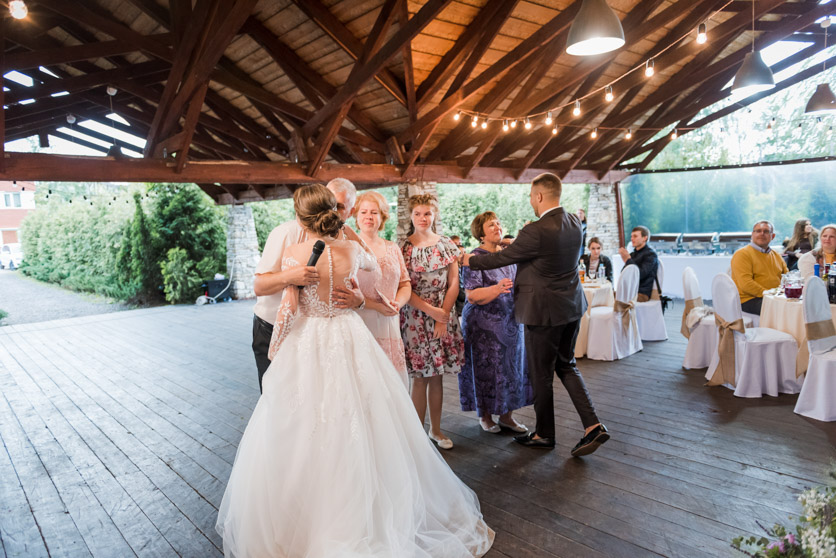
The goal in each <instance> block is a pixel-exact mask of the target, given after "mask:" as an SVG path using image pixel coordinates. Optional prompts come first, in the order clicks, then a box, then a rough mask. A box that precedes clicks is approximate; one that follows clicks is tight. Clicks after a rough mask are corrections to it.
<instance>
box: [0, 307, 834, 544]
mask: <svg viewBox="0 0 836 558" xmlns="http://www.w3.org/2000/svg"><path fill="white" fill-rule="evenodd" d="M665 320H666V323H667V328H668V331H669V332H670V334H671V339H670V340H669V341H666V342H662V343H647V344H645V348H644V351H642V352H640V353H637V354H635V355H633V356H631V357H629V358H626V359H624V360H622V361H618V362H594V361H589V360H585V359H584V360H581V361H580V362H579V367H580V368H581V370H582V371H583V373H584V376H585V377H586V381H587V385H588V386H589V389H590V392H591V394H592V398H593V400H594V402H595V405H596V407H597V408H598V412H599V413H600V416H601V418H602V419H603V421H604V422H605V423H606V424H607V425H608V426H609V428H610V432H611V433H612V436H613V439H612V440H611V441H610V442H609V443H607V444H606V445H605V446H604V447H602V448H601V449H600V450H599V451H598V452H597V453H595V455H593V456H591V457H589V458H584V459H571V458H570V457H569V451H570V450H571V448H572V446H573V445H574V443H575V442H576V441H577V440H578V439H579V438H580V436H581V425H580V423H579V421H578V416H577V413H576V412H575V410H574V409H573V408H572V405H571V402H570V401H569V399H568V397H567V395H566V391H565V390H564V389H563V388H562V386H560V383H559V382H557V381H556V382H555V419H556V421H557V424H558V428H557V432H558V447H557V448H556V449H555V450H554V451H548V452H545V451H540V450H530V449H527V448H522V447H519V446H518V445H516V444H514V443H513V442H512V440H511V436H510V435H509V434H508V433H503V434H487V433H485V432H482V430H481V428H480V427H479V423H478V421H477V419H476V416H475V413H464V412H462V411H460V410H459V405H458V401H459V394H458V388H457V382H456V380H455V378H447V379H445V382H444V389H445V397H444V420H443V423H442V425H443V428H444V430H445V432H446V433H447V434H448V435H449V436H450V437H451V438H452V439H453V441H454V442H455V444H456V447H455V449H453V450H451V451H449V452H444V454H443V456H444V458H445V459H446V460H447V462H448V463H449V464H450V466H451V467H452V468H453V470H454V471H455V472H456V473H457V474H458V475H459V476H460V477H461V478H462V479H463V480H464V482H466V483H467V484H468V485H469V486H471V487H472V488H473V489H474V490H475V491H476V493H477V494H478V496H479V500H480V502H481V505H482V510H483V512H484V514H485V518H486V520H487V522H488V524H489V525H490V526H491V527H493V528H494V529H495V530H496V531H497V536H496V543H495V545H494V548H493V549H492V550H491V551H490V552H489V553H488V555H487V556H486V557H485V558H508V557H511V558H555V557H562V558H575V557H578V558H608V557H613V558H646V557H658V556H666V557H677V558H680V557H681V558H701V557H713V556H723V557H725V556H731V555H732V551H731V549H730V548H729V541H730V540H731V539H732V538H734V537H735V536H737V535H740V534H743V535H749V534H760V529H759V528H758V526H757V524H756V523H755V521H756V520H760V521H761V522H762V523H764V524H765V525H772V524H774V523H776V522H782V523H784V524H789V523H790V522H789V521H788V519H787V516H789V515H797V514H798V512H799V511H800V508H799V505H798V502H797V501H796V496H797V494H798V493H799V492H800V491H801V490H802V489H803V488H804V487H807V486H810V485H814V484H817V483H820V482H821V481H822V480H824V478H825V471H826V470H827V468H828V466H829V464H830V463H831V462H832V461H833V460H834V459H836V449H834V446H833V443H834V440H836V423H822V422H817V421H813V420H808V419H805V418H803V417H800V416H798V415H796V414H794V413H793V412H792V409H793V406H794V405H795V401H796V399H797V397H796V396H793V395H781V396H780V397H764V398H762V399H739V398H736V397H734V396H733V395H732V392H731V391H730V390H727V389H725V388H722V387H715V388H707V387H705V386H704V385H703V384H705V379H704V378H703V374H704V371H700V370H693V371H684V370H682V369H681V368H680V364H681V362H682V356H683V354H684V350H685V339H684V338H682V336H681V335H679V334H678V331H679V321H680V318H679V316H677V315H676V313H675V312H668V314H667V316H665ZM251 324H252V301H243V302H234V303H229V304H218V305H212V306H202V307H197V306H192V305H183V306H161V307H157V308H147V309H141V310H132V311H129V312H118V313H111V314H103V315H98V316H85V317H80V318H70V319H63V320H56V321H50V322H43V323H38V324H21V325H12V326H8V327H2V328H0V558H6V557H12V556H26V557H27V558H33V557H41V556H43V557H45V558H49V557H51V558H56V557H57V556H67V557H72V558H82V557H90V558H93V557H104V558H110V557H114V556H118V557H120V558H121V557H128V556H140V557H145V556H148V557H168V556H171V557H187V558H193V557H194V558H214V557H217V558H221V557H222V555H223V552H222V550H221V546H222V543H221V541H220V539H219V537H218V535H217V534H216V533H215V531H214V524H215V520H216V518H217V509H218V505H219V504H220V501H221V496H222V495H223V490H224V486H225V485H226V481H227V478H228V476H229V472H230V469H231V467H232V462H233V460H234V458H235V451H236V448H237V446H238V442H239V440H240V438H241V433H242V432H243V430H244V427H245V426H246V424H247V420H248V419H249V416H250V413H251V411H252V409H253V407H254V405H255V403H256V401H257V400H258V396H259V394H258V387H257V382H256V372H255V364H254V362H253V358H252V352H251V350H250V340H251V339H250V332H251V330H252V327H251ZM339 372H340V371H338V370H335V371H334V373H339ZM515 414H516V415H517V416H518V418H519V419H520V420H522V421H523V422H525V423H526V424H529V425H533V424H534V413H533V410H532V409H531V408H530V407H526V408H525V409H522V410H521V411H519V412H518V413H515ZM380 420H386V417H380ZM293 457H294V456H288V459H293ZM335 466H338V464H335ZM288 513H291V514H292V510H288ZM325 528H327V526H325ZM393 558H400V557H393Z"/></svg>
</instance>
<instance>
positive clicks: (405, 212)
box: [397, 181, 443, 244]
mask: <svg viewBox="0 0 836 558" xmlns="http://www.w3.org/2000/svg"><path fill="white" fill-rule="evenodd" d="M419 194H429V195H431V196H433V197H434V198H435V199H436V200H437V199H438V191H437V190H436V183H435V182H419V181H413V182H404V183H402V184H399V185H398V229H397V230H398V241H397V242H398V244H400V243H402V242H403V241H404V240H405V239H406V237H407V236H408V234H407V233H408V232H409V223H410V218H409V208H408V205H407V202H408V201H409V197H410V196H417V195H419ZM442 230H443V227H442V223H441V215H436V218H435V231H436V232H437V233H438V234H443V232H442Z"/></svg>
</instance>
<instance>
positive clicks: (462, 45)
mask: <svg viewBox="0 0 836 558" xmlns="http://www.w3.org/2000/svg"><path fill="white" fill-rule="evenodd" d="M503 3H504V0H488V2H487V4H485V6H483V7H482V9H481V10H479V13H478V14H476V17H475V18H473V21H472V22H470V25H468V26H467V27H466V28H465V30H464V32H463V33H462V34H461V35H460V36H459V38H458V39H456V42H455V44H454V45H453V46H452V47H451V48H450V50H448V51H447V52H446V53H444V56H442V57H441V60H439V62H438V64H436V65H435V67H433V69H432V70H431V71H430V74H429V75H428V76H427V77H426V79H424V81H422V82H421V85H419V86H418V92H417V97H418V108H419V109H420V108H423V107H424V105H426V104H427V102H428V101H429V100H430V99H432V97H433V96H434V95H435V94H436V93H437V92H438V91H439V90H440V89H441V88H442V87H443V86H444V83H445V82H446V81H447V80H448V79H449V78H451V77H452V76H453V74H454V73H455V71H456V68H458V67H459V66H460V63H461V61H462V60H463V59H464V57H465V56H466V55H467V52H468V49H470V46H471V45H472V44H473V43H474V42H475V41H476V39H477V38H478V37H479V35H480V33H481V32H482V29H484V28H485V25H487V23H488V21H489V20H490V19H491V17H493V14H495V13H496V12H497V10H499V9H500V8H501V7H502V5H503Z"/></svg>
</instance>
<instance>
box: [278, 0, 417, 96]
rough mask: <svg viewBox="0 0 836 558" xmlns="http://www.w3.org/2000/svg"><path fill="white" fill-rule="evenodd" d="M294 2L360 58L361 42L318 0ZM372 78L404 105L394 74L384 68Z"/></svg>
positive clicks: (401, 88)
mask: <svg viewBox="0 0 836 558" xmlns="http://www.w3.org/2000/svg"><path fill="white" fill-rule="evenodd" d="M293 2H294V4H296V6H297V7H298V8H299V9H300V10H302V12H304V13H305V14H306V15H307V16H308V17H309V18H311V19H312V20H313V21H314V22H315V23H316V24H317V25H319V27H320V29H322V30H323V31H324V32H325V33H326V34H327V35H328V36H329V37H331V39H333V40H334V42H335V43H337V44H338V45H339V46H340V48H342V49H343V50H344V51H345V52H346V53H347V54H348V55H349V56H351V57H352V58H353V59H354V60H355V61H357V60H359V59H360V56H361V55H362V52H363V44H362V43H361V42H360V41H359V40H358V39H357V37H355V36H354V35H353V34H352V33H351V31H349V30H348V28H347V27H346V26H345V25H344V24H343V23H342V22H341V21H340V20H339V19H337V18H336V16H334V14H332V13H331V12H330V11H329V10H328V8H327V7H326V6H325V5H324V4H323V3H322V2H320V0H293ZM374 79H375V80H376V81H377V82H378V83H380V85H381V86H382V87H383V88H384V89H385V90H386V91H388V92H389V94H390V95H392V96H393V97H394V98H395V99H397V101H398V102H399V103H401V104H402V105H404V106H406V105H407V100H406V95H404V93H403V85H402V84H401V83H400V80H398V78H397V77H395V75H394V74H393V73H392V72H390V71H389V70H388V69H386V68H382V69H381V70H380V72H378V73H377V74H375V75H374Z"/></svg>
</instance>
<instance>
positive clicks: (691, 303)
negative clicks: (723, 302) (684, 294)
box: [679, 296, 705, 339]
mask: <svg viewBox="0 0 836 558" xmlns="http://www.w3.org/2000/svg"><path fill="white" fill-rule="evenodd" d="M698 306H705V304H704V303H703V301H702V297H701V296H698V297H697V298H689V299H688V300H686V301H685V310H683V311H682V327H681V328H680V330H679V332H680V333H681V334H682V335H684V336H685V338H686V339H690V338H691V330H690V329H688V326H687V325H686V323H685V322H686V321H687V320H688V314H690V313H691V310H693V309H694V308H697V307H698Z"/></svg>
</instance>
